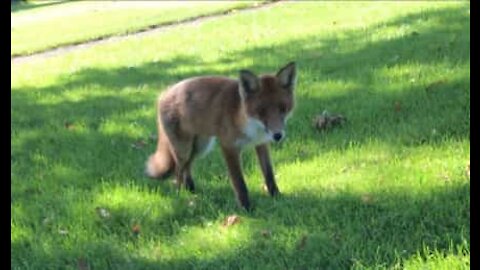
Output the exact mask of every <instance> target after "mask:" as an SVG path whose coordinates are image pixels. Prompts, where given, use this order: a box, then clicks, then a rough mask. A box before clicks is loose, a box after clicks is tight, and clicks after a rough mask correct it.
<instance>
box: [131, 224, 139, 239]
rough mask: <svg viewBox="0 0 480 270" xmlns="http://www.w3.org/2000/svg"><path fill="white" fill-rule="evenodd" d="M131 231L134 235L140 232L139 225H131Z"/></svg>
mask: <svg viewBox="0 0 480 270" xmlns="http://www.w3.org/2000/svg"><path fill="white" fill-rule="evenodd" d="M132 232H133V234H134V235H135V236H138V235H139V234H140V225H138V224H135V225H133V227H132Z"/></svg>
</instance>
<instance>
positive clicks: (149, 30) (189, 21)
mask: <svg viewBox="0 0 480 270" xmlns="http://www.w3.org/2000/svg"><path fill="white" fill-rule="evenodd" d="M279 2H281V0H273V1H272V0H270V1H267V2H262V3H259V4H258V5H254V6H247V7H241V8H233V9H229V10H223V11H220V12H215V13H210V14H206V15H200V16H196V17H190V18H186V19H182V20H179V21H174V22H166V23H161V24H158V25H153V26H148V27H146V28H143V29H140V30H138V31H136V32H134V33H127V34H121V35H113V36H107V37H100V38H98V39H94V40H89V41H85V42H82V43H78V44H72V45H65V46H61V47H58V48H53V49H47V50H45V51H40V52H36V53H33V54H30V55H23V56H14V57H12V58H11V63H12V64H14V63H22V62H27V61H30V60H33V59H38V58H47V57H53V56H58V55H61V54H65V53H68V52H71V51H74V50H81V49H86V48H90V47H93V46H96V45H100V44H106V43H112V42H117V41H122V40H126V39H129V38H138V37H142V36H146V35H152V34H157V33H159V32H162V31H164V30H166V29H169V28H173V27H176V26H179V25H194V24H198V23H202V22H205V21H208V20H213V19H217V18H222V17H225V16H228V15H230V14H232V13H234V12H235V13H240V12H251V11H253V10H258V9H262V8H267V7H270V6H272V5H275V4H278V3H279Z"/></svg>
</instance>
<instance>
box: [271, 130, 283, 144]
mask: <svg viewBox="0 0 480 270" xmlns="http://www.w3.org/2000/svg"><path fill="white" fill-rule="evenodd" d="M282 137H283V134H282V133H280V132H278V133H275V134H273V139H274V140H275V141H276V142H279V141H280V140H281V139H282Z"/></svg>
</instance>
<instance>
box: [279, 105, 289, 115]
mask: <svg viewBox="0 0 480 270" xmlns="http://www.w3.org/2000/svg"><path fill="white" fill-rule="evenodd" d="M278 109H279V110H280V113H286V112H287V106H285V105H283V104H282V105H280V107H278Z"/></svg>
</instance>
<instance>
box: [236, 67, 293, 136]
mask: <svg viewBox="0 0 480 270" xmlns="http://www.w3.org/2000/svg"><path fill="white" fill-rule="evenodd" d="M296 78H297V71H296V66H295V62H290V63H288V64H287V65H286V66H284V67H283V68H281V69H280V70H279V71H278V72H277V74H275V75H261V76H256V75H255V74H254V73H253V72H251V71H248V70H241V71H240V80H239V82H240V86H239V91H240V96H241V98H242V102H243V103H244V105H245V108H246V112H247V115H248V117H250V118H253V119H255V120H258V121H259V122H260V123H261V124H263V126H262V128H264V132H265V133H266V135H267V136H268V137H270V138H271V139H273V140H274V141H276V142H279V141H281V140H282V139H283V138H284V137H285V122H286V120H287V118H288V116H289V113H290V112H291V111H292V109H293V106H294V90H295V84H296Z"/></svg>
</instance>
